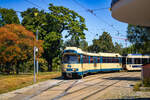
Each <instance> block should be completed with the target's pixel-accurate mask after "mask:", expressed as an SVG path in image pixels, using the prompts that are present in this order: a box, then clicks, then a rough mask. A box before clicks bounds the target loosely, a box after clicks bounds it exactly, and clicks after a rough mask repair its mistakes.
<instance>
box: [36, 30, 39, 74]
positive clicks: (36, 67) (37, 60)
mask: <svg viewBox="0 0 150 100" xmlns="http://www.w3.org/2000/svg"><path fill="white" fill-rule="evenodd" d="M38 31H39V30H38V29H37V30H36V41H37V42H38ZM36 52H37V54H38V51H36ZM36 61H37V64H36V69H37V71H36V72H37V74H38V69H39V68H38V67H39V65H38V58H36Z"/></svg>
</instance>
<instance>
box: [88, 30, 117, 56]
mask: <svg viewBox="0 0 150 100" xmlns="http://www.w3.org/2000/svg"><path fill="white" fill-rule="evenodd" d="M114 49H115V47H114V44H113V42H112V37H111V36H110V35H109V34H108V33H107V32H103V34H102V35H101V36H100V37H99V39H94V40H93V45H91V46H89V48H88V51H90V52H96V53H98V52H114V51H115V50H114Z"/></svg>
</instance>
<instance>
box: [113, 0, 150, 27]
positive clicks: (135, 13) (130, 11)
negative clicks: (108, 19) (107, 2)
mask: <svg viewBox="0 0 150 100" xmlns="http://www.w3.org/2000/svg"><path fill="white" fill-rule="evenodd" d="M111 11H112V17H114V18H115V19H117V20H119V21H122V22H126V23H129V24H133V25H140V26H150V0H112V4H111Z"/></svg>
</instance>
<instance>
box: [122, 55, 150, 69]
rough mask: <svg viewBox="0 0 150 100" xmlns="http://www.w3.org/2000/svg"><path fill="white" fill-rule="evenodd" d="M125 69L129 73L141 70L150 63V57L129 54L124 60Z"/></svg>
mask: <svg viewBox="0 0 150 100" xmlns="http://www.w3.org/2000/svg"><path fill="white" fill-rule="evenodd" d="M122 61H123V62H122V64H123V69H125V70H128V71H133V70H141V66H142V65H143V64H146V63H150V56H148V55H142V54H128V55H127V56H124V57H123V58H122Z"/></svg>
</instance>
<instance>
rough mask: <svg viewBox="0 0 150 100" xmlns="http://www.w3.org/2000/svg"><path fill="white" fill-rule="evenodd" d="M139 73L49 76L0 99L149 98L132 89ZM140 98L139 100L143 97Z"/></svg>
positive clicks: (82, 99)
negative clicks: (57, 77) (63, 77)
mask: <svg viewBox="0 0 150 100" xmlns="http://www.w3.org/2000/svg"><path fill="white" fill-rule="evenodd" d="M139 80H140V72H115V73H99V74H95V75H89V76H86V77H84V78H83V79H70V80H63V79H53V80H48V81H45V82H41V83H39V84H35V85H32V86H29V87H26V88H23V89H19V90H16V91H13V92H9V93H6V94H2V95H0V100H104V99H109V100H110V99H113V100H115V99H135V98H144V99H145V100H149V99H148V98H150V93H149V92H145V93H144V92H134V91H133V85H134V84H135V83H136V82H137V81H139ZM144 99H141V100H144Z"/></svg>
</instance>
